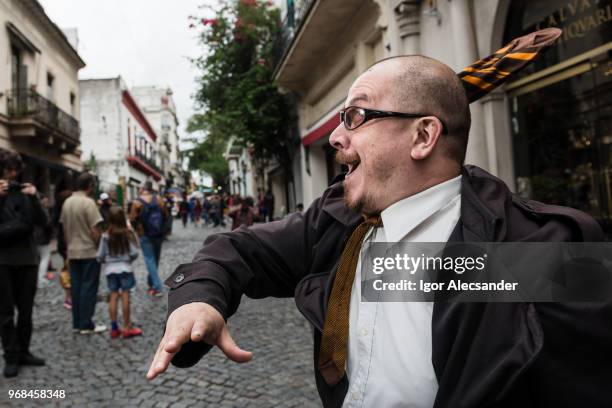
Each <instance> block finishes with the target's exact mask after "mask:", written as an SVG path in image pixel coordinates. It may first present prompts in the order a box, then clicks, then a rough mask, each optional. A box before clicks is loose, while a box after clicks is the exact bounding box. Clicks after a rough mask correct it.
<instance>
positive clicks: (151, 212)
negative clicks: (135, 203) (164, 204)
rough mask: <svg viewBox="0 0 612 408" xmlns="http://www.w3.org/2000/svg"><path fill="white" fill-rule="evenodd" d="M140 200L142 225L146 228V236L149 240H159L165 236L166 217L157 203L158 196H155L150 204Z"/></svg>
mask: <svg viewBox="0 0 612 408" xmlns="http://www.w3.org/2000/svg"><path fill="white" fill-rule="evenodd" d="M138 200H139V201H140V202H141V203H142V210H141V211H140V223H141V225H142V226H143V228H144V232H145V235H146V236H147V237H149V238H158V237H161V236H162V235H164V232H165V228H164V215H163V214H162V210H161V207H160V206H159V203H158V202H157V196H153V199H152V200H151V202H150V203H147V202H146V201H144V200H143V199H142V198H139V199H138Z"/></svg>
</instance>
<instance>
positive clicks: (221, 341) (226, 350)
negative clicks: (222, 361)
mask: <svg viewBox="0 0 612 408" xmlns="http://www.w3.org/2000/svg"><path fill="white" fill-rule="evenodd" d="M217 347H219V348H220V349H221V351H222V352H223V354H225V356H226V357H227V358H229V359H230V360H232V361H235V362H237V363H246V362H247V361H251V359H252V358H253V353H251V352H250V351H245V350H242V349H241V348H240V347H238V345H236V342H235V341H234V339H232V336H230V334H229V330H228V329H227V326H224V327H223V329H221V333H220V334H219V338H218V339H217Z"/></svg>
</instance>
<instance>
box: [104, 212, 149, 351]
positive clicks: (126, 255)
mask: <svg viewBox="0 0 612 408" xmlns="http://www.w3.org/2000/svg"><path fill="white" fill-rule="evenodd" d="M137 257H138V246H137V244H136V237H135V236H134V233H133V231H131V230H130V229H129V228H128V224H127V219H126V217H125V213H124V211H123V209H122V208H121V207H117V206H114V207H111V208H110V209H109V212H108V230H107V232H105V233H104V234H102V239H101V240H100V245H99V246H98V254H97V256H96V258H97V259H98V262H100V263H101V264H102V270H103V271H104V275H105V276H106V282H107V285H108V291H109V292H110V295H109V300H108V313H109V315H110V320H111V330H110V336H111V338H113V339H116V338H117V337H119V336H120V335H123V337H124V338H129V337H134V336H140V335H141V334H142V330H141V329H139V328H137V327H133V325H132V321H131V320H130V290H131V289H132V288H133V287H134V286H135V284H136V281H135V279H134V270H133V268H132V262H133V261H134V260H135V259H136V258H137ZM119 298H121V305H122V311H123V329H120V328H119V325H118V324H117V301H118V300H119Z"/></svg>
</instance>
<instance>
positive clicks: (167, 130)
mask: <svg viewBox="0 0 612 408" xmlns="http://www.w3.org/2000/svg"><path fill="white" fill-rule="evenodd" d="M130 93H131V94H132V95H133V96H134V99H135V100H136V102H137V103H138V106H140V107H141V109H142V110H143V112H144V114H145V116H146V117H147V120H148V121H149V123H150V124H151V126H152V127H153V130H154V131H155V133H156V134H157V135H158V136H159V139H158V141H157V145H158V153H159V165H160V168H161V171H162V173H163V175H164V178H165V179H166V186H170V185H173V186H179V187H184V186H183V184H184V177H183V169H182V163H181V160H180V159H179V136H178V125H179V122H178V118H177V115H176V105H175V103H174V99H173V98H172V90H171V89H170V88H158V87H156V86H138V87H133V88H131V89H130Z"/></svg>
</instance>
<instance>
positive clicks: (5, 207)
mask: <svg viewBox="0 0 612 408" xmlns="http://www.w3.org/2000/svg"><path fill="white" fill-rule="evenodd" d="M22 170H23V162H22V161H21V158H20V157H19V156H18V155H16V154H13V153H6V154H5V155H4V157H2V158H0V174H1V176H2V179H0V337H1V338H2V349H3V351H4V372H3V373H4V376H5V377H7V378H8V377H15V376H16V375H17V374H18V373H19V366H21V365H34V366H42V365H45V361H44V360H43V359H42V358H39V357H36V356H34V355H33V354H32V353H31V352H30V339H31V338H32V310H33V307H34V296H35V295H36V279H37V273H38V261H39V256H38V252H37V249H36V244H35V242H34V236H33V234H34V227H35V226H39V227H42V226H46V225H47V222H48V221H47V217H46V214H45V212H44V211H43V209H42V206H41V204H40V201H39V200H38V197H37V196H36V187H34V186H33V185H32V184H29V183H20V182H19V181H18V180H17V179H18V176H19V174H20V173H21V172H22ZM15 309H16V310H17V319H16V321H15Z"/></svg>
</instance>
